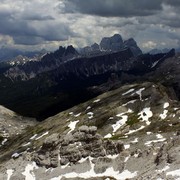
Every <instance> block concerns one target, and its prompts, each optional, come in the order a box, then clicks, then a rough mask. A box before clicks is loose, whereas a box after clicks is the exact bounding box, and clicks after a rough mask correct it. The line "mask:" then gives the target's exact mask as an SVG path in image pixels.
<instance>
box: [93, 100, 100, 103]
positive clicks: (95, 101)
mask: <svg viewBox="0 0 180 180" xmlns="http://www.w3.org/2000/svg"><path fill="white" fill-rule="evenodd" d="M100 100H101V99H96V100H94V101H93V103H97V102H99V101H100Z"/></svg>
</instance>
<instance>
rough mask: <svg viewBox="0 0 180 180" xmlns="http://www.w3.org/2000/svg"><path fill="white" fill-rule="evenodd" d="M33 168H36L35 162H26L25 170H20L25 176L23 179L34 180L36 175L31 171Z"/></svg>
mask: <svg viewBox="0 0 180 180" xmlns="http://www.w3.org/2000/svg"><path fill="white" fill-rule="evenodd" d="M34 169H38V167H37V165H36V163H35V162H33V163H32V164H28V165H27V166H26V168H25V171H24V172H22V175H24V176H25V180H36V177H35V175H34V173H33V172H32V171H33V170H34Z"/></svg>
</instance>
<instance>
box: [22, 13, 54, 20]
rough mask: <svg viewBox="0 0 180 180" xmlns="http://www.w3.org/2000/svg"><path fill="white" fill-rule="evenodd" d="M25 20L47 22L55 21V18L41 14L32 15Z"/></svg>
mask: <svg viewBox="0 0 180 180" xmlns="http://www.w3.org/2000/svg"><path fill="white" fill-rule="evenodd" d="M23 19H24V20H30V21H47V20H54V19H55V18H53V17H52V16H50V15H47V16H46V15H45V16H43V15H39V14H37V15H36V14H32V15H28V16H25V17H23Z"/></svg>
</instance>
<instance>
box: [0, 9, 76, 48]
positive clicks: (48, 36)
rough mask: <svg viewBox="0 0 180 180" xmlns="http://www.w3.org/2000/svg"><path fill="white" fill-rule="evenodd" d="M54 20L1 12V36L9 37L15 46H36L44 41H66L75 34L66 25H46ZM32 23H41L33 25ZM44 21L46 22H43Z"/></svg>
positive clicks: (48, 17)
mask: <svg viewBox="0 0 180 180" xmlns="http://www.w3.org/2000/svg"><path fill="white" fill-rule="evenodd" d="M49 20H54V18H53V17H52V16H48V15H47V16H43V15H36V14H35V15H31V16H30V15H29V14H23V16H18V18H17V16H16V13H14V12H12V11H3V12H0V25H1V28H0V34H1V35H9V36H11V37H12V38H13V40H14V43H15V44H22V45H35V44H40V43H42V42H43V41H65V40H67V39H68V37H69V36H72V37H73V36H75V33H73V32H72V30H71V29H70V28H69V26H68V25H66V24H65V23H58V22H55V23H44V22H45V21H49ZM31 21H39V23H38V22H37V24H36V25H34V26H33V25H32V24H31ZM42 21H44V22H42Z"/></svg>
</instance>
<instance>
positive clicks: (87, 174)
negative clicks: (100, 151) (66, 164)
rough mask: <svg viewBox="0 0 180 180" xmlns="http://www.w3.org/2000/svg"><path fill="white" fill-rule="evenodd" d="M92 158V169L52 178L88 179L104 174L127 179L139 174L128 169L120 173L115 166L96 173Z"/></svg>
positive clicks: (119, 179)
mask: <svg viewBox="0 0 180 180" xmlns="http://www.w3.org/2000/svg"><path fill="white" fill-rule="evenodd" d="M92 159H93V158H90V165H91V169H90V170H89V171H87V172H84V173H76V172H70V173H66V174H62V175H60V176H59V177H54V178H52V179H51V180H60V179H62V178H63V177H65V178H84V179H88V178H95V177H104V176H111V177H113V178H115V179H117V180H125V179H128V178H134V177H135V176H137V172H133V173H132V172H130V171H128V170H124V171H123V172H122V173H120V172H119V171H115V170H114V168H113V167H109V168H107V169H106V171H105V172H104V173H98V174H96V173H95V171H94V166H95V165H94V164H93V163H92Z"/></svg>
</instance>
